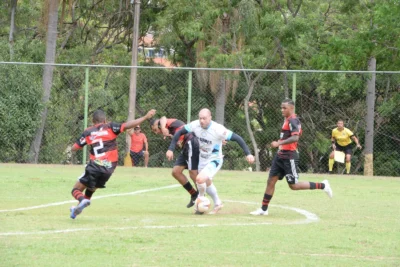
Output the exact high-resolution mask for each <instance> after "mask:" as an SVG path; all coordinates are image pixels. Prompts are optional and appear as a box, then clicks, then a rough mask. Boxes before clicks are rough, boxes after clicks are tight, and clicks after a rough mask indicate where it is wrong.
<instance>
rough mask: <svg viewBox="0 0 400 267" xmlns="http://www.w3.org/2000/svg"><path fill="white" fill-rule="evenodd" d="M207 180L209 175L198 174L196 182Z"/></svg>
mask: <svg viewBox="0 0 400 267" xmlns="http://www.w3.org/2000/svg"><path fill="white" fill-rule="evenodd" d="M206 181H207V177H205V176H203V175H200V174H199V175H197V176H196V183H198V184H203V183H205V182H206Z"/></svg>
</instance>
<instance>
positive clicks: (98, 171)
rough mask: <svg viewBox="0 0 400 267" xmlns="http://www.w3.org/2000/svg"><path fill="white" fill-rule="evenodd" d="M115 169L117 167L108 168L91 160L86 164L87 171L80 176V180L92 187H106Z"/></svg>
mask: <svg viewBox="0 0 400 267" xmlns="http://www.w3.org/2000/svg"><path fill="white" fill-rule="evenodd" d="M114 169H115V167H113V168H106V167H104V166H100V165H97V164H96V163H94V162H93V161H92V160H91V161H90V162H89V163H88V164H87V165H86V168H85V173H84V174H83V175H82V176H81V177H79V182H81V183H82V184H84V185H85V186H86V187H88V188H91V189H94V188H105V187H106V183H107V181H108V179H110V177H111V175H112V174H113V172H114Z"/></svg>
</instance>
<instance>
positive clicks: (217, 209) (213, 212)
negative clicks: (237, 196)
mask: <svg viewBox="0 0 400 267" xmlns="http://www.w3.org/2000/svg"><path fill="white" fill-rule="evenodd" d="M223 207H224V204H222V203H221V204H219V205H215V206H214V208H213V210H212V211H210V212H209V213H208V214H211V215H212V214H217V213H218V212H219V211H220V210H221V209H222V208H223Z"/></svg>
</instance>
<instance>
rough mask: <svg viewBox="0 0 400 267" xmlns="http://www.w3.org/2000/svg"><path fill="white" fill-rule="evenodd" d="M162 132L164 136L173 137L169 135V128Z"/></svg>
mask: <svg viewBox="0 0 400 267" xmlns="http://www.w3.org/2000/svg"><path fill="white" fill-rule="evenodd" d="M161 132H162V134H163V135H164V136H172V135H171V134H170V133H169V131H168V129H167V128H163V129H161Z"/></svg>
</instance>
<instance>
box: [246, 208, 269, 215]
mask: <svg viewBox="0 0 400 267" xmlns="http://www.w3.org/2000/svg"><path fill="white" fill-rule="evenodd" d="M250 214H251V215H254V216H260V215H268V210H266V211H263V210H262V208H258V209H257V210H255V211H252V212H250Z"/></svg>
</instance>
